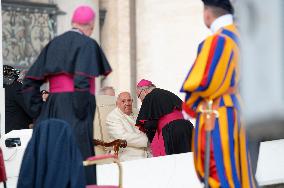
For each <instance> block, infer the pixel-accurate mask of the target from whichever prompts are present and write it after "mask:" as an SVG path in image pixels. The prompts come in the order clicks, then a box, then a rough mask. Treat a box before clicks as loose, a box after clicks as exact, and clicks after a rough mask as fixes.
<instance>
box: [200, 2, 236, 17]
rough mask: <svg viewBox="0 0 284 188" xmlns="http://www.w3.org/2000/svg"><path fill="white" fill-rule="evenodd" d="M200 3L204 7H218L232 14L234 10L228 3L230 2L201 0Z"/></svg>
mask: <svg viewBox="0 0 284 188" xmlns="http://www.w3.org/2000/svg"><path fill="white" fill-rule="evenodd" d="M202 2H203V3H204V5H208V6H215V7H220V8H222V9H225V10H227V11H229V12H230V13H232V14H233V13H234V8H233V6H232V4H231V3H230V0H202Z"/></svg>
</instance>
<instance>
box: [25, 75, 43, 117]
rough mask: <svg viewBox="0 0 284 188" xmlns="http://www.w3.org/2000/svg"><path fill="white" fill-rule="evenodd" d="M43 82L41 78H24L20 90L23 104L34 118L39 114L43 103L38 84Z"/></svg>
mask: <svg viewBox="0 0 284 188" xmlns="http://www.w3.org/2000/svg"><path fill="white" fill-rule="evenodd" d="M43 82H44V81H43V80H33V79H28V78H25V79H24V84H23V87H22V91H21V92H22V94H23V97H24V103H25V105H24V106H25V108H26V109H27V111H28V112H29V114H31V117H32V118H34V119H36V118H37V117H38V116H39V114H40V111H41V107H42V104H43V101H42V96H41V93H40V86H41V85H42V84H43Z"/></svg>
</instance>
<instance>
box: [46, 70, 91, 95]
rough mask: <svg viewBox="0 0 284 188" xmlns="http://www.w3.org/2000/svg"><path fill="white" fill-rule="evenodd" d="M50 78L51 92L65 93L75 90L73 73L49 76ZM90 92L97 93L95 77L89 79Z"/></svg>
mask: <svg viewBox="0 0 284 188" xmlns="http://www.w3.org/2000/svg"><path fill="white" fill-rule="evenodd" d="M48 80H49V92H50V93H63V92H74V91H75V88H74V81H73V75H68V74H58V75H52V76H49V77H48ZM89 83H90V93H91V94H93V95H94V94H95V78H90V79H89Z"/></svg>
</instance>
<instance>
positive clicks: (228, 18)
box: [210, 14, 233, 33]
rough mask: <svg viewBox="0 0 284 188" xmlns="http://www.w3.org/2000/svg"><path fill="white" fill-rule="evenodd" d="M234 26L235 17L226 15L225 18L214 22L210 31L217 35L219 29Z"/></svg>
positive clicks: (222, 17) (221, 17)
mask: <svg viewBox="0 0 284 188" xmlns="http://www.w3.org/2000/svg"><path fill="white" fill-rule="evenodd" d="M231 24H233V15H232V14H226V15H223V16H220V17H219V18H217V19H216V20H214V21H213V23H212V24H211V26H210V30H211V31H212V32H213V33H215V32H217V31H218V30H219V29H221V28H222V27H224V26H227V25H231Z"/></svg>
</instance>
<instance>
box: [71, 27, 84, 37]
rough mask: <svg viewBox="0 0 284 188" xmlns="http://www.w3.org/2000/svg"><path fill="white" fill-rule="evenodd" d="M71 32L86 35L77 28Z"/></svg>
mask: <svg viewBox="0 0 284 188" xmlns="http://www.w3.org/2000/svg"><path fill="white" fill-rule="evenodd" d="M71 31H74V32H77V33H80V34H82V35H83V34H84V33H83V32H82V31H80V30H79V29H77V28H72V29H71Z"/></svg>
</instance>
